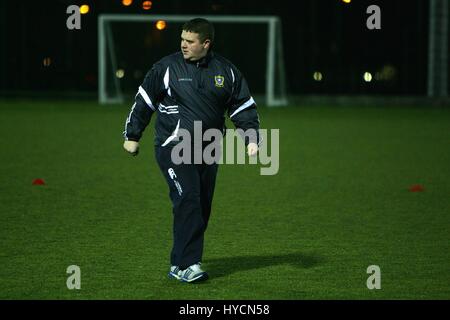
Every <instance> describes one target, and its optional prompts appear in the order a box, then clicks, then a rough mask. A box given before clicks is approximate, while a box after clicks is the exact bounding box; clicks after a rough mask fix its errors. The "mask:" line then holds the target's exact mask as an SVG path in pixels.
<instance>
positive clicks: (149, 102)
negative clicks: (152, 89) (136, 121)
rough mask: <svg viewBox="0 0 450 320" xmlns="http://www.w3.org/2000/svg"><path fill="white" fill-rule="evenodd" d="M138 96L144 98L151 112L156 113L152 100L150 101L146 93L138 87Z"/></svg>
mask: <svg viewBox="0 0 450 320" xmlns="http://www.w3.org/2000/svg"><path fill="white" fill-rule="evenodd" d="M139 94H140V95H141V97H142V98H144V100H145V103H146V104H147V105H148V106H149V107H150V108H151V109H152V110H153V111H156V109H155V107H154V106H153V103H152V100H150V97H149V96H148V94H147V92H145V90H144V88H142V86H139Z"/></svg>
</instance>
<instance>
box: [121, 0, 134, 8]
mask: <svg viewBox="0 0 450 320" xmlns="http://www.w3.org/2000/svg"><path fill="white" fill-rule="evenodd" d="M132 3H133V0H122V4H123V5H124V6H125V7H128V6H130V5H131V4H132Z"/></svg>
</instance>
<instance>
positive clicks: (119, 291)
mask: <svg viewBox="0 0 450 320" xmlns="http://www.w3.org/2000/svg"><path fill="white" fill-rule="evenodd" d="M128 112H129V106H128V105H115V106H99V105H97V104H96V103H95V102H86V101H84V102H82V101H80V102H64V101H12V100H9V101H1V102H0V115H1V116H0V133H1V136H2V138H3V140H2V143H1V151H0V154H1V157H0V172H1V175H0V176H1V184H0V197H1V202H0V226H1V227H0V230H1V231H0V238H1V245H0V281H1V283H0V298H1V299H449V298H450V276H449V274H450V110H449V109H444V108H430V107H427V106H423V107H422V108H406V107H396V106H379V107H360V108H358V107H310V106H290V107H285V108H265V107H261V108H260V109H259V112H260V119H261V126H262V127H263V128H268V129H272V128H279V129H280V168H279V172H278V174H277V175H273V176H262V175H260V166H259V165H221V166H220V168H219V174H218V179H217V185H216V192H215V197H214V203H213V212H212V216H211V220H210V224H209V227H208V230H207V232H206V239H205V250H204V260H203V264H204V267H205V269H206V270H207V271H208V272H209V274H210V279H209V280H208V281H207V282H204V283H202V284H198V285H191V284H183V283H180V282H177V281H175V280H170V279H168V278H167V271H168V268H169V251H170V247H171V232H172V231H171V230H172V226H171V225H172V214H171V206H170V202H169V198H168V187H167V185H166V182H165V180H164V179H163V176H162V174H161V173H160V171H159V169H158V167H157V164H156V161H155V157H154V152H153V124H154V119H152V121H151V124H150V126H149V127H148V128H147V130H146V131H145V134H144V138H143V140H142V142H141V152H140V154H139V156H137V157H131V156H129V155H128V154H126V153H125V152H124V151H123V150H122V136H121V134H122V131H123V126H124V121H125V118H126V117H127V115H128ZM37 178H41V179H43V180H44V181H45V185H32V181H33V180H34V179H37ZM415 184H420V185H422V186H423V188H424V190H423V191H422V192H411V191H409V188H410V186H412V185H415ZM70 265H78V266H79V267H80V268H81V289H80V290H68V289H67V287H66V280H67V278H68V277H69V274H67V273H66V269H67V267H68V266H70ZM370 265H378V266H379V267H380V269H381V289H379V290H376V289H375V290H369V289H368V288H367V286H366V280H367V278H368V277H369V274H367V272H366V270H367V267H368V266H370Z"/></svg>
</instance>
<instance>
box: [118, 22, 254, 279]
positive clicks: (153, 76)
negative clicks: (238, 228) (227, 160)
mask: <svg viewBox="0 0 450 320" xmlns="http://www.w3.org/2000/svg"><path fill="white" fill-rule="evenodd" d="M213 41H214V27H213V25H212V24H211V23H210V22H209V21H208V20H205V19H200V18H197V19H193V20H190V21H188V22H186V23H185V24H184V25H183V27H182V33H181V52H177V53H174V54H172V55H169V56H167V57H164V58H163V59H161V60H160V61H158V62H157V63H155V64H154V65H153V67H152V68H151V70H150V71H149V72H148V73H147V75H146V76H145V79H144V81H143V83H142V85H141V86H140V87H139V90H138V93H137V95H136V97H135V103H134V104H133V107H132V108H131V111H130V114H129V116H128V118H127V120H126V124H125V131H124V137H125V142H124V145H123V146H124V148H125V150H126V151H128V152H129V153H131V154H132V155H137V153H138V151H139V139H140V138H141V136H142V133H143V131H144V129H145V127H146V126H147V125H148V124H149V122H150V118H151V116H152V114H153V113H155V112H156V113H157V114H158V117H157V120H156V125H155V126H156V137H155V155H156V160H157V162H158V165H159V167H160V169H161V171H162V173H163V175H164V177H165V179H166V180H167V183H168V185H169V190H170V199H171V201H172V204H173V247H172V252H171V258H170V260H171V267H170V271H169V277H171V278H175V279H178V280H181V281H184V282H196V281H201V280H205V279H207V278H208V274H207V273H206V272H204V271H203V270H202V269H201V261H202V253H203V240H204V232H205V230H206V227H207V224H208V220H209V216H210V213H211V204H212V198H213V193H214V186H215V180H216V175H217V169H218V164H217V163H213V164H206V163H205V162H204V161H202V163H200V164H199V163H192V162H189V163H181V164H176V163H174V161H173V159H172V157H171V154H172V148H173V147H174V146H175V145H176V144H177V140H178V139H177V138H178V134H179V131H180V129H185V130H188V132H190V133H193V132H194V121H201V124H202V129H203V130H207V129H212V128H214V129H220V130H223V129H224V122H225V117H224V114H225V113H228V115H229V117H230V119H231V120H232V121H233V123H234V125H235V126H236V127H237V128H240V129H243V130H244V131H246V130H247V129H254V130H256V132H258V129H259V118H258V114H257V111H256V104H255V101H254V100H253V98H252V97H251V96H250V92H249V89H248V86H247V82H246V80H245V79H244V78H243V76H242V74H241V73H240V71H239V70H238V69H237V68H236V67H235V66H234V65H233V64H232V63H230V62H229V61H228V60H226V59H225V58H223V57H221V56H219V55H217V54H216V53H214V52H212V50H211V46H212V44H213ZM258 139H259V136H258V134H256V135H253V136H246V139H245V144H246V146H247V153H248V155H249V156H254V155H256V153H257V151H258ZM203 147H204V146H203Z"/></svg>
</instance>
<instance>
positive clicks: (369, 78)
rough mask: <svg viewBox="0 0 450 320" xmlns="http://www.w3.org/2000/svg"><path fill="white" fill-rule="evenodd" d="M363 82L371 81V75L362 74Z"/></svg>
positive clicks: (368, 73) (367, 73)
mask: <svg viewBox="0 0 450 320" xmlns="http://www.w3.org/2000/svg"><path fill="white" fill-rule="evenodd" d="M364 81H365V82H370V81H372V74H371V73H370V72H365V73H364Z"/></svg>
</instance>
